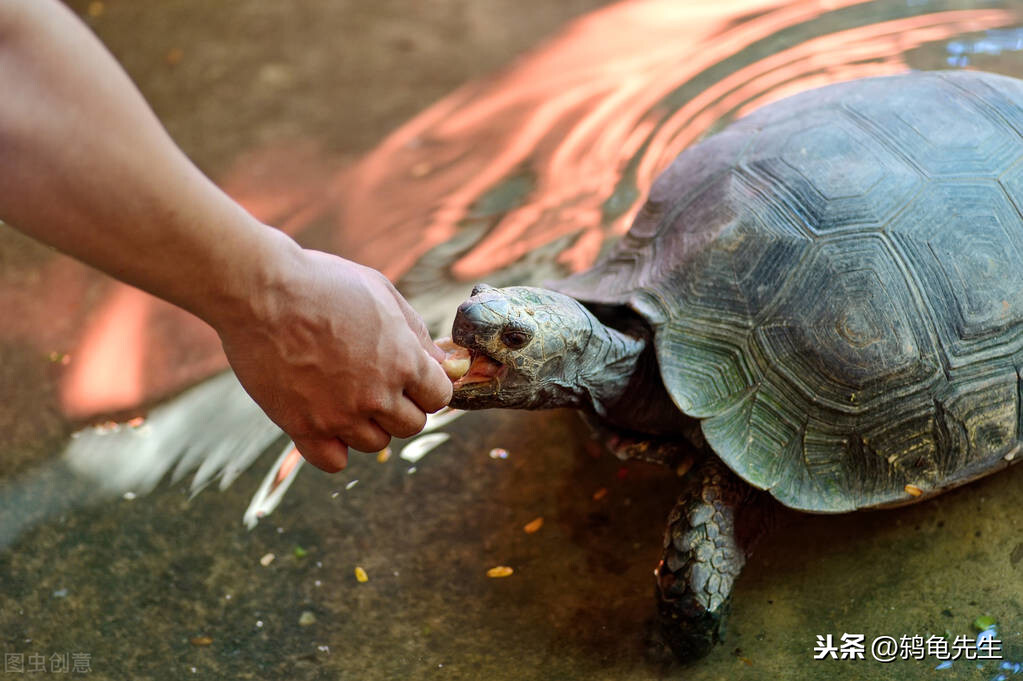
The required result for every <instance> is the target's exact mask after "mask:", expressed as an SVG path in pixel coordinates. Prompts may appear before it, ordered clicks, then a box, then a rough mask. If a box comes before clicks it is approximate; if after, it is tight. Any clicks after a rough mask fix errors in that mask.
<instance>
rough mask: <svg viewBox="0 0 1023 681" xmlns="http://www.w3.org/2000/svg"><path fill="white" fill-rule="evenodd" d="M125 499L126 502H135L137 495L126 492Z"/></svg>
mask: <svg viewBox="0 0 1023 681" xmlns="http://www.w3.org/2000/svg"><path fill="white" fill-rule="evenodd" d="M123 498H124V500H125V501H134V500H135V493H134V492H125V493H124V495H123Z"/></svg>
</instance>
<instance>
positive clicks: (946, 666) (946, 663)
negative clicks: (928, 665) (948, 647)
mask: <svg viewBox="0 0 1023 681" xmlns="http://www.w3.org/2000/svg"><path fill="white" fill-rule="evenodd" d="M951 667H952V660H945V661H944V662H942V663H941V664H939V665H938V666H937V667H935V669H949V668H951Z"/></svg>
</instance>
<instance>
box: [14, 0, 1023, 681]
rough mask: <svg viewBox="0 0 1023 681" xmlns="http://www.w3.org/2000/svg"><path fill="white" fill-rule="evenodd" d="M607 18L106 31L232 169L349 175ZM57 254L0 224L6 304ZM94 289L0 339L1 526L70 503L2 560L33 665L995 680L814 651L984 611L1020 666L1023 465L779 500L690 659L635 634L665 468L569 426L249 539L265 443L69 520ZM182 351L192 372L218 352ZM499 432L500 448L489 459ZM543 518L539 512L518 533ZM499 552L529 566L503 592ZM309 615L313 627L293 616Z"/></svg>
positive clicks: (250, 7)
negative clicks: (828, 512) (472, 92)
mask: <svg viewBox="0 0 1023 681" xmlns="http://www.w3.org/2000/svg"><path fill="white" fill-rule="evenodd" d="M597 4H599V3H586V2H564V3H556V4H552V3H540V2H529V3H523V2H521V0H520V1H519V2H514V3H513V2H504V1H501V0H493V1H492V2H476V3H469V2H464V3H463V2H456V1H455V0H448V1H446V2H416V3H408V2H401V3H399V2H390V3H375V4H374V5H373V6H372V9H370V6H369V5H366V4H365V3H356V2H350V3H331V2H313V1H308V2H292V3H261V2H260V3H240V2H239V3H224V4H221V5H218V6H216V7H212V8H211V7H207V6H206V3H200V2H194V1H193V2H180V1H179V2H155V1H150V2H139V1H138V0H121V1H120V2H107V3H105V4H104V5H103V6H102V11H97V10H96V8H95V6H94V8H93V11H94V13H96V14H98V16H95V17H92V18H91V19H90V22H91V23H92V25H93V26H94V27H95V29H96V30H97V32H98V33H99V35H100V36H101V37H102V38H103V39H104V40H105V41H107V43H108V44H109V45H111V47H112V48H113V50H114V51H115V53H116V54H117V55H118V57H119V58H121V59H122V60H123V61H124V62H125V64H126V65H127V67H128V69H129V71H130V72H131V73H132V74H133V75H134V76H135V77H136V79H138V81H139V82H140V85H141V87H142V89H143V90H144V91H145V93H146V94H147V96H148V97H149V98H150V99H151V101H152V102H153V104H154V108H155V109H156V110H157V112H158V113H159V114H160V116H161V118H163V120H164V121H165V122H166V123H167V125H168V128H169V129H170V130H171V132H172V134H173V135H174V136H175V138H176V139H177V140H178V141H179V142H180V143H181V144H182V145H183V146H184V148H185V150H186V151H187V152H188V153H189V154H190V155H191V156H192V157H193V158H194V159H196V161H197V162H198V163H199V165H200V166H201V167H203V168H204V169H205V170H207V171H208V172H209V173H210V174H211V175H212V176H214V177H220V176H222V174H225V173H227V172H228V170H229V169H231V168H233V167H235V166H236V163H237V161H238V159H239V158H241V157H243V156H244V154H246V153H247V152H248V151H249V150H251V149H253V148H257V147H263V146H265V145H267V144H271V143H281V144H289V143H291V142H292V141H294V140H295V139H301V140H303V141H309V140H312V143H314V144H316V145H318V146H321V147H322V148H325V149H328V150H329V151H330V157H331V158H332V159H333V162H334V163H336V164H337V165H339V166H340V165H342V164H344V163H345V162H346V161H348V160H350V159H352V158H354V157H355V156H357V155H358V154H359V153H360V152H363V151H365V150H367V149H369V148H370V147H372V146H373V144H374V143H375V142H376V141H378V140H379V139H380V137H381V136H383V135H384V134H385V133H386V132H387V131H389V130H390V129H392V128H393V127H394V126H396V125H398V124H399V123H401V122H402V121H403V120H405V119H407V118H408V117H409V116H411V115H413V114H414V113H416V112H417V111H418V110H420V109H421V108H422V107H424V106H426V105H427V104H429V103H430V102H432V101H433V100H435V99H436V98H438V97H439V96H441V95H443V94H445V93H446V92H448V91H450V90H451V89H452V88H454V87H456V86H458V85H459V84H460V83H462V82H464V81H465V80H466V79H467V78H469V77H473V76H477V75H480V74H482V73H486V72H489V71H491V70H492V69H494V68H497V67H499V66H500V65H502V64H504V63H506V62H507V61H508V60H510V59H512V58H513V57H514V56H515V55H516V54H518V53H519V52H521V51H522V50H523V49H525V48H527V47H529V46H530V45H532V44H534V43H535V42H536V41H538V40H540V39H542V37H543V36H544V35H548V34H550V33H551V32H553V31H554V30H556V28H557V27H558V26H559V25H560V24H561V23H562V22H563V21H564V20H565V19H567V18H568V17H570V16H572V15H574V14H576V13H579V12H582V11H584V10H586V9H589V8H591V7H593V6H595V5H597ZM75 6H76V8H77V9H79V10H80V11H82V13H83V14H88V4H87V3H84V2H82V3H76V5H75ZM312 45H315V46H316V49H311V48H310V46H312ZM175 50H179V51H180V52H175ZM54 258H55V256H53V255H51V254H50V253H49V252H47V251H46V250H45V249H41V248H39V247H37V246H35V245H34V244H31V243H29V242H27V241H26V240H24V239H22V238H20V237H17V236H15V235H12V234H11V233H9V232H7V231H4V232H0V265H2V267H0V287H2V288H3V289H4V290H7V291H9V292H10V291H13V293H10V295H9V297H8V298H5V301H9V299H10V298H11V297H13V299H14V300H15V302H16V303H17V304H18V305H22V306H24V305H27V304H30V303H31V300H29V301H28V302H26V301H25V299H24V297H22V298H18V297H17V296H18V294H19V293H21V294H24V292H25V291H31V290H33V289H32V287H33V286H38V287H43V288H46V286H45V284H46V282H42V283H40V281H39V277H40V275H39V273H40V272H43V271H45V267H46V265H47V264H48V263H51V262H52V261H53V259H54ZM70 280H71V281H74V282H80V280H79V279H77V278H75V277H71V278H70ZM82 281H85V282H86V284H85V286H84V288H83V289H82V290H78V291H76V292H77V293H78V294H81V295H76V296H74V297H72V299H70V300H69V301H65V302H64V303H62V305H63V306H62V307H60V308H59V309H58V310H57V311H56V312H55V311H53V309H52V308H51V310H50V311H45V312H43V313H40V315H39V318H40V319H42V318H48V319H49V320H50V325H49V326H48V327H47V328H48V329H49V330H47V331H45V332H43V331H40V330H39V329H36V328H34V327H33V328H26V329H25V330H24V333H21V334H20V335H19V334H11V335H9V336H7V337H5V339H4V341H3V343H2V344H0V397H2V399H0V434H2V439H0V462H2V463H0V476H2V477H0V499H3V500H4V502H2V503H0V521H2V519H3V518H4V514H5V513H7V514H15V513H24V512H26V509H25V508H24V506H31V507H34V508H37V509H43V510H45V509H51V508H52V509H57V510H56V511H54V513H53V514H52V515H51V516H50V517H49V518H48V519H46V520H43V521H42V522H41V523H40V524H38V525H35V526H33V527H31V528H29V529H27V530H26V531H25V532H23V533H22V534H21V536H20V537H19V538H18V539H17V540H16V541H14V543H12V544H10V545H9V546H7V547H6V548H0V641H2V647H3V648H4V651H5V653H6V654H13V655H21V656H23V659H25V660H26V664H28V658H29V656H32V655H42V656H45V657H46V658H49V657H50V656H51V655H53V654H55V653H56V654H63V653H65V652H67V653H83V654H85V655H88V656H89V657H88V661H89V666H90V668H91V673H92V675H93V678H100V679H127V678H130V679H160V680H163V679H181V678H191V677H193V676H194V677H195V678H208V679H282V678H288V679H291V678H294V679H345V680H348V679H351V680H357V681H362V680H366V681H375V680H388V679H490V680H494V681H500V680H503V679H508V680H516V681H518V680H532V679H536V680H548V679H607V680H612V679H630V680H643V679H676V678H685V679H723V678H748V679H779V678H785V679H814V680H816V679H857V678H869V679H887V678H892V679H931V678H938V679H942V678H946V679H975V678H976V679H989V678H992V677H994V676H995V674H996V673H997V672H996V669H995V667H996V665H995V664H994V663H990V662H989V663H987V664H986V665H985V667H984V669H983V670H978V669H977V668H976V667H975V665H974V664H973V663H966V662H957V663H956V664H955V665H954V666H953V667H952V668H951V669H947V670H935V669H934V667H935V665H936V664H937V661H936V660H934V659H931V658H929V659H926V660H923V661H916V660H909V661H897V662H894V663H891V664H881V663H878V662H875V661H873V660H871V659H869V653H868V659H866V660H862V661H859V660H855V661H854V660H823V661H814V660H813V659H812V657H813V646H814V644H815V643H816V640H815V639H816V635H818V634H832V635H834V637H835V638H836V639H837V638H838V637H839V636H840V635H841V634H843V633H846V632H848V633H862V634H864V635H865V636H866V640H867V641H868V642H869V641H870V640H872V639H873V638H874V637H877V636H881V635H890V636H894V637H895V638H900V637H901V636H903V635H908V636H913V635H921V636H924V637H927V636H929V635H931V634H938V635H945V634H951V635H953V636H955V635H959V634H966V635H970V636H973V635H975V633H976V632H975V630H974V629H973V628H972V622H973V621H974V619H975V618H977V617H978V616H980V615H985V614H986V615H990V616H992V617H993V618H994V619H995V621H996V622H997V623H998V625H999V634H1000V637H1001V639H1002V640H1003V641H1004V650H1005V656H1006V657H1007V658H1011V659H1012V660H1023V633H1021V622H1023V579H1021V574H1023V532H1021V528H1020V525H1019V522H1020V521H1019V513H1018V511H1019V509H1020V508H1023V468H1016V469H1015V470H1009V471H1007V472H1005V473H1002V474H1000V475H998V476H995V477H993V478H990V479H986V480H982V481H980V482H978V483H976V484H973V485H970V486H968V487H966V488H964V489H960V490H957V491H954V492H952V493H949V494H947V495H945V496H943V497H940V498H938V499H936V500H934V501H930V502H926V503H924V504H920V505H916V506H913V507H909V508H905V509H900V510H894V511H886V512H871V513H861V514H854V515H848V516H842V517H833V518H828V517H814V516H804V515H798V514H789V515H787V516H786V518H785V522H784V523H783V527H781V528H779V530H778V531H777V532H776V533H775V534H774V535H773V536H772V537H771V538H770V539H769V540H768V541H767V542H766V543H765V544H764V545H763V546H762V547H761V549H760V550H759V552H758V553H757V555H756V556H755V557H754V558H753V559H752V560H751V561H750V563H749V565H748V566H747V568H746V571H745V573H744V575H743V577H742V578H741V580H740V582H739V584H738V587H737V589H736V592H735V604H734V609H733V614H732V619H731V625H730V627H729V631H728V639H727V641H726V643H725V644H723V645H721V646H718V647H717V648H716V649H715V650H714V652H713V653H712V654H711V655H710V656H709V657H708V658H707V659H705V660H703V661H700V662H698V663H696V664H694V665H691V666H688V667H683V666H680V665H679V664H677V663H675V662H673V661H671V660H670V659H667V658H666V657H665V656H664V655H663V652H662V651H660V650H659V649H658V647H657V646H656V645H653V644H651V643H650V642H649V641H650V639H651V630H650V620H651V615H652V603H653V602H652V579H651V574H650V573H651V570H652V569H653V567H654V565H655V564H656V561H657V559H658V557H659V553H660V551H659V545H660V541H661V534H662V531H663V523H664V519H665V516H666V514H667V511H668V509H669V508H670V507H671V505H672V504H673V502H674V498H675V494H676V489H677V484H676V481H675V479H674V474H673V473H672V472H670V471H665V470H661V469H658V468H656V467H652V466H648V465H643V464H638V463H630V464H626V465H625V466H622V464H620V463H619V462H617V461H615V460H614V459H612V458H611V457H609V456H607V455H599V456H595V454H597V453H598V452H597V451H596V450H594V448H593V446H592V445H588V444H587V442H588V434H587V431H586V430H585V428H584V427H583V426H582V425H581V424H580V423H579V422H578V420H577V419H576V418H575V416H574V415H572V414H570V413H567V412H551V413H502V412H492V413H475V414H468V415H466V416H464V417H463V418H461V419H460V420H458V421H456V422H455V423H454V424H452V425H451V426H449V427H448V428H447V429H446V430H448V431H450V432H451V433H452V440H451V441H450V442H449V443H448V444H445V445H443V446H442V447H440V448H438V449H437V450H435V451H434V452H432V453H430V454H428V455H427V456H426V457H425V458H423V459H422V460H421V461H419V462H418V463H417V464H416V466H415V468H416V470H415V472H414V473H411V474H410V473H409V468H410V466H409V464H408V463H407V462H404V461H402V460H401V459H400V458H398V457H397V456H394V457H392V458H391V459H390V460H389V461H387V462H384V463H378V462H377V461H376V460H375V459H374V458H373V457H372V456H369V455H365V456H361V457H359V456H357V457H353V461H352V463H351V466H350V468H349V469H348V470H347V471H345V472H344V473H342V474H340V475H337V476H333V477H331V476H326V475H322V474H319V473H318V472H315V471H312V470H309V469H306V470H303V471H302V472H301V473H300V475H299V477H298V480H297V481H296V483H295V485H294V486H293V487H292V488H291V490H290V491H289V492H288V495H287V496H286V498H285V500H284V502H283V504H282V506H281V507H280V508H279V509H277V511H276V512H275V513H274V514H273V515H272V516H270V517H269V518H267V519H265V520H264V521H263V522H261V523H260V524H259V526H258V527H257V528H256V529H255V530H254V531H252V532H249V531H246V530H245V529H244V528H243V527H242V525H241V523H240V518H241V514H242V512H243V511H244V509H245V507H246V506H247V504H248V500H249V497H250V496H251V495H252V493H253V492H254V490H255V489H256V487H257V486H258V484H259V481H260V479H261V478H262V476H263V475H264V473H265V471H266V468H267V467H268V466H269V465H270V463H271V459H269V458H267V457H264V458H262V459H261V460H260V461H259V462H258V463H257V464H256V465H255V466H254V467H253V468H252V469H250V470H249V471H248V472H246V473H245V474H244V475H243V476H242V477H241V478H240V479H239V480H237V481H236V482H235V483H234V484H233V485H232V486H231V487H230V488H229V489H228V490H226V491H224V492H219V491H216V490H213V489H209V490H206V491H204V492H202V493H201V494H199V495H198V496H196V497H194V498H192V499H189V496H188V494H187V491H186V489H185V487H184V486H183V485H182V484H181V483H178V484H169V483H168V484H164V485H161V486H160V487H158V488H157V490H156V491H155V492H153V493H152V494H150V495H148V496H145V497H139V498H136V499H133V500H129V499H122V498H118V499H114V500H108V501H105V502H103V503H97V504H92V505H84V506H82V507H80V508H78V509H65V510H61V508H60V507H61V505H62V503H63V500H65V499H68V498H72V497H73V498H84V497H86V496H87V494H86V493H85V492H84V491H82V490H79V489H76V488H75V487H74V485H75V484H76V483H74V482H72V480H71V478H70V474H69V473H68V472H67V471H66V470H64V469H63V468H62V466H61V465H60V464H59V463H58V462H57V461H56V457H57V455H58V453H59V451H60V449H61V446H62V443H63V442H64V439H65V438H66V436H67V434H68V433H69V432H70V430H71V429H72V426H73V424H72V422H71V420H70V419H69V418H68V417H66V416H64V413H63V411H62V409H61V404H60V399H59V390H58V388H57V384H58V380H59V378H60V375H61V371H62V368H61V365H60V363H59V362H53V361H51V360H50V358H49V357H48V350H49V349H51V346H52V349H59V348H60V343H59V340H60V338H61V337H62V336H61V334H62V333H66V334H69V335H73V334H74V333H75V328H77V327H76V326H75V325H76V323H78V321H79V317H81V316H83V315H87V311H88V304H89V302H90V300H93V299H94V297H95V296H93V298H90V293H89V292H90V291H91V290H93V288H95V289H96V290H97V291H99V290H102V287H103V286H104V284H102V283H96V282H95V281H94V280H92V279H84V280H82ZM90 287H92V288H90ZM49 288H52V285H51V286H50V287H49ZM11 304H12V305H13V304H14V303H11ZM51 304H52V303H51ZM8 309H11V308H8ZM16 309H19V310H20V309H23V308H16ZM83 309H84V310H85V312H83V311H82V310H83ZM13 323H14V322H12V324H13ZM25 324H26V325H27V326H31V325H29V324H28V322H25ZM11 328H13V327H11ZM173 331H174V329H173V328H171V329H169V330H168V331H167V334H166V335H167V336H168V337H174V333H173ZM197 333H199V332H197ZM200 335H201V334H200ZM196 338H197V339H198V340H194V343H195V345H194V346H193V347H194V348H198V349H194V350H193V354H192V355H188V356H189V357H190V358H191V361H192V364H191V366H193V367H196V368H195V369H194V371H193V373H192V375H191V378H195V377H197V376H199V375H201V373H202V367H204V366H207V364H204V362H209V361H210V360H209V357H210V356H211V354H212V353H213V351H212V350H210V345H209V344H208V339H207V340H203V339H202V338H200V337H199V336H197V337H196ZM185 342H186V344H187V343H188V342H193V341H192V340H191V337H190V336H189V337H187V338H186V341H185ZM47 343H49V344H50V345H47ZM186 354H187V353H186ZM214 360H215V358H214ZM207 371H208V369H207ZM188 378H189V375H187V374H182V375H177V376H174V377H171V378H169V379H168V382H167V383H166V384H154V385H153V386H152V387H151V389H152V390H153V391H154V392H157V393H158V392H160V391H167V390H173V389H174V388H176V387H179V386H180V385H181V384H183V382H185V381H186V379H188ZM211 418H215V416H214V417H211ZM196 427H197V428H201V427H202V424H196ZM494 447H501V448H505V449H507V450H508V451H509V456H508V458H507V459H493V458H491V457H490V456H488V452H489V451H490V450H491V449H492V448H494ZM397 449H398V447H396V450H397ZM622 471H624V473H623V472H622ZM353 480H358V483H357V484H356V485H355V486H354V487H351V488H350V489H346V486H347V485H348V483H350V482H351V481H353ZM29 481H31V484H32V485H33V487H32V491H31V493H30V494H27V495H26V494H23V492H24V490H25V489H26V487H27V486H28V485H29ZM79 484H80V483H79ZM602 489H603V490H606V493H605V494H604V495H603V496H601V494H600V493H599V490H602ZM595 497H597V498H595ZM12 500H16V502H17V504H18V505H19V508H11V505H12V504H13V503H15V502H14V501H12ZM7 517H8V518H9V517H10V516H7ZM536 517H543V518H544V524H543V527H542V528H541V529H540V530H539V531H537V532H536V533H533V534H527V533H526V532H524V531H523V526H524V525H525V524H526V523H528V522H530V521H531V520H533V519H534V518H536ZM297 549H300V550H297ZM268 553H273V554H274V555H275V559H274V560H273V561H272V562H271V563H269V565H266V566H264V565H262V564H261V563H260V559H261V558H262V557H264V556H265V555H267V554H268ZM300 554H304V555H300ZM496 565H508V566H511V567H513V568H514V574H513V575H511V576H510V577H506V578H503V579H493V578H488V577H487V576H486V570H488V569H489V568H491V567H494V566H496ZM357 566H358V567H362V568H363V569H364V570H365V571H366V573H367V575H368V577H369V580H368V581H367V582H365V583H360V582H359V581H357V579H356V577H355V573H354V571H355V568H356V567H357ZM305 612H311V613H313V615H314V616H315V622H313V623H311V624H307V625H306V626H302V625H300V624H299V621H300V618H302V615H303V613H305ZM306 620H308V617H306ZM5 661H6V659H5Z"/></svg>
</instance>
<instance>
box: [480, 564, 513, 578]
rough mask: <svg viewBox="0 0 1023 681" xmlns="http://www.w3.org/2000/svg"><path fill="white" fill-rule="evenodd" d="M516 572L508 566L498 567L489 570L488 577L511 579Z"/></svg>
mask: <svg viewBox="0 0 1023 681" xmlns="http://www.w3.org/2000/svg"><path fill="white" fill-rule="evenodd" d="M513 572H515V570H513V569H511V568H510V567H508V566H507V565H498V566H496V567H492V568H490V569H489V570H487V577H493V578H495V579H496V578H498V577H510V576H511V574H512V573H513Z"/></svg>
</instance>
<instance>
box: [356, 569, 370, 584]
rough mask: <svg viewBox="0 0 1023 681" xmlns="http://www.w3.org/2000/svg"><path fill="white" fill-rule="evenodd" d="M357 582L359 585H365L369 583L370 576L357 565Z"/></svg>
mask: <svg viewBox="0 0 1023 681" xmlns="http://www.w3.org/2000/svg"><path fill="white" fill-rule="evenodd" d="M355 581H357V582H359V583H365V582H368V581H369V575H367V574H366V571H365V570H364V569H362V566H360V565H357V566H356V567H355Z"/></svg>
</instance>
